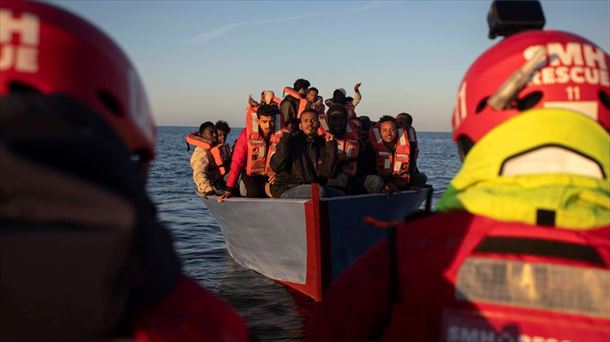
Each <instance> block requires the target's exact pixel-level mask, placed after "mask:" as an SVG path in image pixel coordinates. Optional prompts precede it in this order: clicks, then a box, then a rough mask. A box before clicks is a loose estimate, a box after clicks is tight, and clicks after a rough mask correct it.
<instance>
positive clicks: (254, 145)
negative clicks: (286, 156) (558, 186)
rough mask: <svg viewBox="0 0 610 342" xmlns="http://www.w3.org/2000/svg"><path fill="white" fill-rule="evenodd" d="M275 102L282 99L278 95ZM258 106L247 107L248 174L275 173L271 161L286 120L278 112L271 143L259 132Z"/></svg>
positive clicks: (267, 174) (274, 99)
mask: <svg viewBox="0 0 610 342" xmlns="http://www.w3.org/2000/svg"><path fill="white" fill-rule="evenodd" d="M273 102H274V103H277V104H279V103H280V102H281V100H280V99H279V98H277V97H275V98H273ZM257 109H258V107H252V106H250V105H248V107H247V109H246V134H247V138H248V157H247V161H246V174H247V175H248V176H255V175H265V176H270V175H271V174H273V171H271V167H270V166H269V162H270V161H271V156H272V155H273V154H274V153H275V147H276V145H277V143H278V142H280V138H281V137H282V133H283V128H284V120H282V114H281V113H278V114H277V115H276V116H275V126H274V127H275V131H274V132H273V133H272V134H271V137H270V138H269V143H267V142H266V141H265V139H263V137H262V135H261V134H260V133H259V131H258V129H259V127H258V123H257V121H256V111H257Z"/></svg>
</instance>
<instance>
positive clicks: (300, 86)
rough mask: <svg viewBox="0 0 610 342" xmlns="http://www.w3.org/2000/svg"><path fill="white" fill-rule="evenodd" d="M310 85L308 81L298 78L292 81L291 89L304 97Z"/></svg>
mask: <svg viewBox="0 0 610 342" xmlns="http://www.w3.org/2000/svg"><path fill="white" fill-rule="evenodd" d="M310 85H311V84H310V83H309V81H308V80H305V79H302V78H299V79H298V80H296V81H294V85H293V89H294V90H296V91H298V92H299V93H301V96H303V97H305V95H306V94H307V90H308V89H309V86H310Z"/></svg>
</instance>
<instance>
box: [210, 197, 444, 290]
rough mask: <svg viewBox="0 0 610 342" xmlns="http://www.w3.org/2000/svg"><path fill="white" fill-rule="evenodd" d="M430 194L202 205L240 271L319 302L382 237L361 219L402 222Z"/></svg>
mask: <svg viewBox="0 0 610 342" xmlns="http://www.w3.org/2000/svg"><path fill="white" fill-rule="evenodd" d="M431 191H432V190H431V189H421V190H410V191H403V192H400V193H395V194H393V195H392V196H389V197H387V196H386V195H385V194H372V195H359V196H345V197H337V198H322V199H319V200H316V196H315V195H314V199H308V200H291V199H255V198H231V199H228V200H226V201H224V202H223V203H217V202H216V199H215V198H212V197H211V198H209V199H207V200H206V199H203V201H204V203H205V205H206V206H207V207H208V209H209V210H210V211H211V212H212V214H213V215H214V217H216V220H217V221H218V224H219V226H220V229H221V230H222V233H223V235H224V238H225V241H226V244H227V249H228V250H229V253H230V254H231V256H232V257H233V259H235V261H236V262H237V263H239V264H240V265H242V266H244V267H247V268H250V269H252V270H254V271H257V272H259V273H261V274H263V275H265V276H266V277H269V278H271V279H273V280H276V281H279V282H281V283H283V284H286V285H288V286H290V287H293V288H294V289H296V290H298V291H300V292H302V293H304V294H306V295H308V296H310V297H312V298H313V299H314V300H317V301H319V300H321V299H322V294H323V292H324V290H325V289H326V288H327V287H328V285H330V283H331V282H332V281H333V280H334V279H336V278H337V277H338V276H339V275H340V274H341V273H342V272H343V271H345V270H346V269H347V268H348V267H349V266H350V265H351V264H352V263H353V262H354V261H355V260H356V259H357V258H358V257H359V256H360V255H362V254H363V253H364V252H365V251H366V250H367V249H368V248H370V247H371V246H372V245H374V244H375V243H377V242H378V241H380V240H381V239H383V238H385V237H386V236H387V231H386V230H382V229H378V228H374V227H372V226H370V225H368V224H366V223H364V222H363V220H362V218H363V217H364V216H372V217H374V218H376V219H379V220H384V221H393V220H401V219H403V218H404V217H405V216H406V215H408V214H410V213H413V212H414V211H416V210H417V209H418V208H420V206H421V205H422V203H424V202H425V201H426V200H429V197H430V196H431Z"/></svg>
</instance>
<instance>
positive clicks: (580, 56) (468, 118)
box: [452, 31, 610, 152]
mask: <svg viewBox="0 0 610 342" xmlns="http://www.w3.org/2000/svg"><path fill="white" fill-rule="evenodd" d="M535 55H536V56H535ZM537 57H539V58H540V60H539V61H540V63H537V62H536V61H535V60H534V59H535V58H537ZM530 60H531V61H530ZM528 61H530V63H529V64H530V66H531V68H530V72H529V75H528V74H527V73H526V74H523V70H525V69H527V68H528V66H527V64H528V63H527V62H528ZM609 67H610V57H609V56H608V54H607V53H606V52H604V51H603V50H602V49H601V48H599V47H598V46H597V45H595V44H594V43H592V42H590V41H588V40H586V39H584V38H582V37H580V36H577V35H574V34H571V33H566V32H560V31H526V32H522V33H519V34H515V35H513V36H511V37H508V38H506V39H504V40H503V41H501V42H500V43H498V44H496V45H494V46H493V47H492V48H490V49H489V50H487V51H486V52H485V53H483V54H482V55H481V56H480V57H479V58H478V59H477V60H476V61H475V62H474V64H473V65H472V66H471V67H470V69H469V70H468V72H467V73H466V76H464V79H463V81H462V83H461V85H460V88H459V91H458V96H457V99H456V103H455V108H454V112H453V120H452V125H453V139H454V140H455V141H457V142H458V145H459V146H460V149H461V150H462V151H466V152H467V150H468V149H469V147H470V146H472V144H475V143H476V142H478V141H479V140H480V139H481V138H482V137H483V136H484V135H485V134H486V133H487V132H489V131H490V130H491V129H493V128H494V127H496V126H498V125H500V124H502V123H503V122H504V121H506V120H508V119H510V118H511V117H513V116H515V115H517V114H519V113H520V112H522V111H524V110H527V109H530V108H535V107H547V108H548V107H554V108H565V109H571V110H574V111H577V112H580V113H582V114H584V115H587V116H589V117H591V118H593V119H594V120H596V121H597V122H599V124H600V125H602V126H603V127H605V128H606V130H608V131H610V77H609V73H608V68H609ZM520 71H521V73H522V74H521V75H517V74H516V73H518V72H520ZM519 76H523V77H521V79H522V80H523V83H525V84H524V85H523V83H522V84H521V85H519V84H518V82H517V83H516V82H514V81H515V78H519ZM529 77H531V79H530V78H529ZM528 81H529V82H528ZM508 83H512V84H508ZM507 84H508V86H507ZM511 86H512V87H513V89H512V90H513V91H512V92H511V89H510V88H511ZM501 88H504V90H508V93H509V94H512V95H511V96H510V97H509V98H507V99H508V100H509V101H508V102H507V103H505V105H504V106H501V107H498V106H497V105H496V108H498V109H494V108H492V105H491V104H490V103H493V101H489V102H488V100H489V99H490V98H492V99H493V98H494V95H497V94H498V92H499V90H500V89H501ZM496 98H497V97H496Z"/></svg>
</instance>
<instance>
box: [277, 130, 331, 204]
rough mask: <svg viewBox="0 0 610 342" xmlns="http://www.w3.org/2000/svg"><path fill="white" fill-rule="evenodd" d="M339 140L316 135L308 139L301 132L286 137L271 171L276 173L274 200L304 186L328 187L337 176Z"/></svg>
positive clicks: (278, 148) (285, 135)
mask: <svg viewBox="0 0 610 342" xmlns="http://www.w3.org/2000/svg"><path fill="white" fill-rule="evenodd" d="M337 164H338V154H337V141H335V140H332V141H325V139H324V138H323V137H320V136H317V135H315V136H314V137H313V138H307V137H306V136H305V135H304V134H303V132H302V131H297V132H295V133H291V134H288V133H286V134H284V136H282V139H281V140H280V142H279V143H278V144H277V149H276V151H275V154H274V155H273V156H272V157H271V169H272V170H273V171H274V172H275V173H276V178H275V182H274V183H273V184H272V186H271V193H272V194H273V197H280V195H281V194H282V193H283V192H284V191H286V190H288V189H289V188H291V187H293V186H297V185H301V184H310V183H319V184H322V185H323V184H326V181H327V180H328V179H329V178H333V177H335V176H336V174H337V170H338V167H337Z"/></svg>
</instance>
